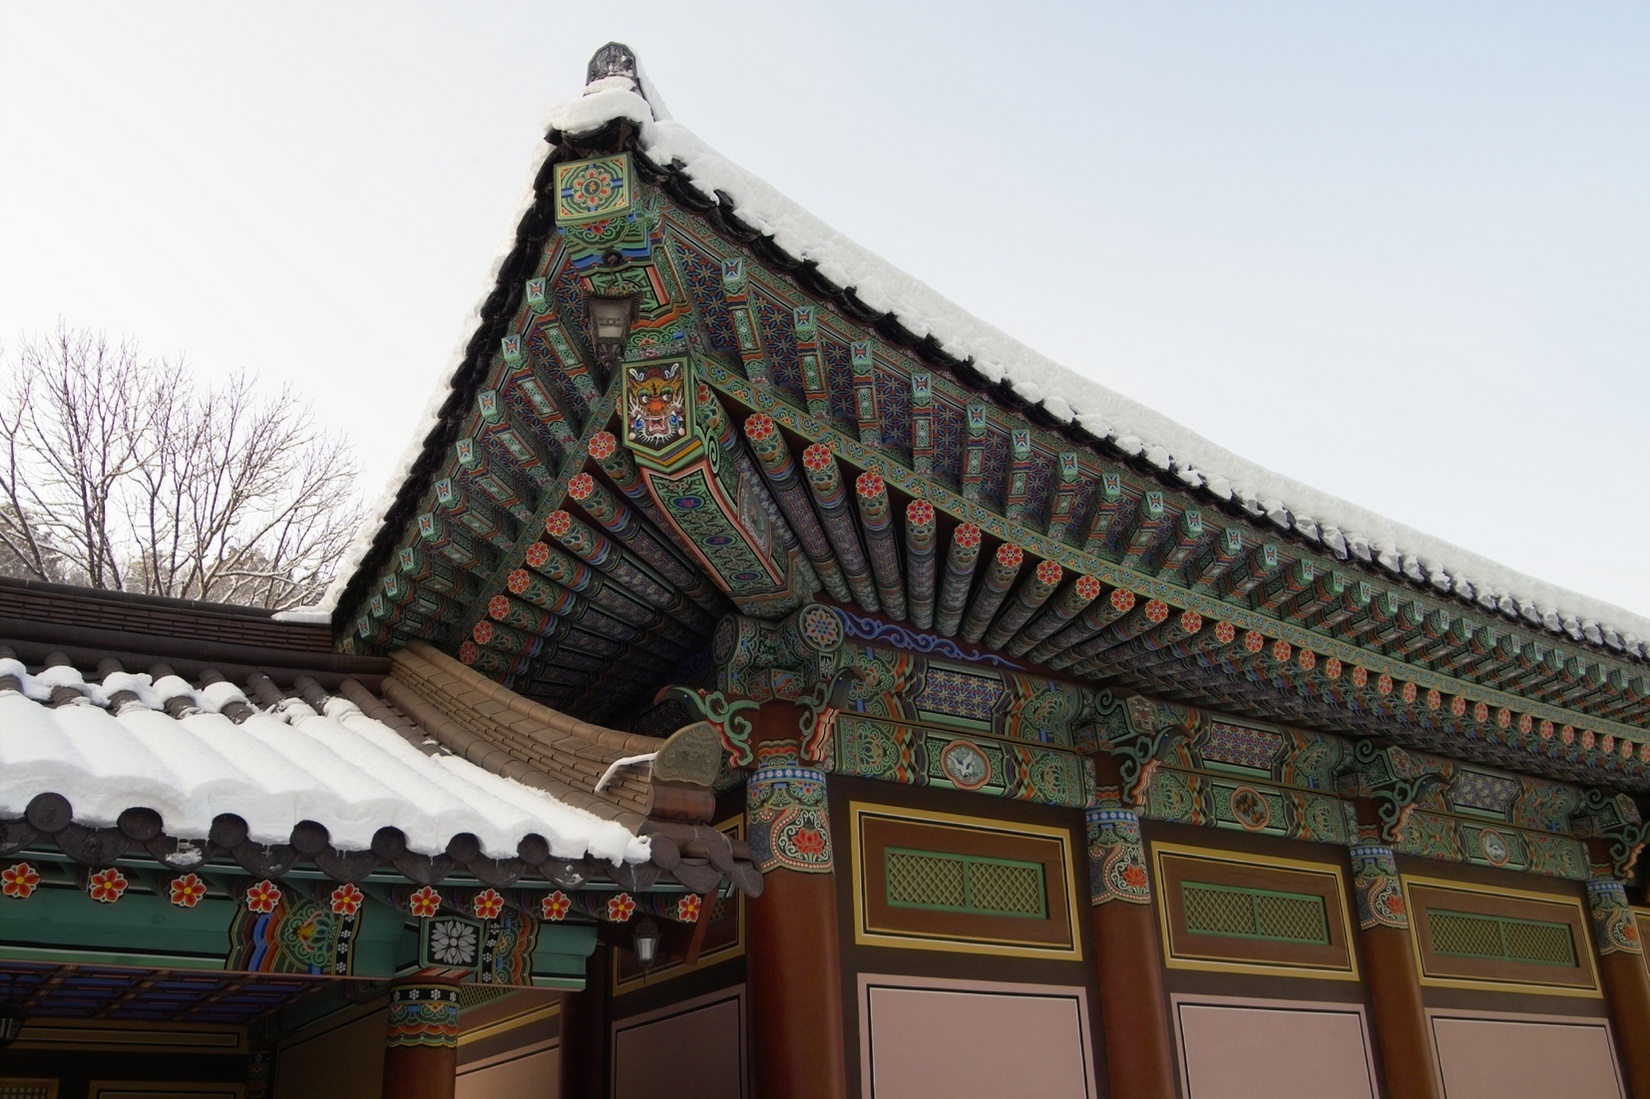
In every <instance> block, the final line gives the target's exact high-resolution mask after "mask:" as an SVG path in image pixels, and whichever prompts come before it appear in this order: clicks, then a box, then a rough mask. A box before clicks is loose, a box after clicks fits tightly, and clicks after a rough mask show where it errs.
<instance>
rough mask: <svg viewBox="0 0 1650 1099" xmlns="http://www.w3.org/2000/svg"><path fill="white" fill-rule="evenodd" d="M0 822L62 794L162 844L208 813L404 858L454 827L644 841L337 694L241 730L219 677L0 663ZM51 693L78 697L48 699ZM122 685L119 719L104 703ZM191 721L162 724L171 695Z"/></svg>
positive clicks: (578, 848)
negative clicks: (377, 841)
mask: <svg viewBox="0 0 1650 1099" xmlns="http://www.w3.org/2000/svg"><path fill="white" fill-rule="evenodd" d="M7 676H10V677H15V678H16V680H17V681H18V682H19V683H21V685H22V690H21V691H17V690H11V689H0V818H4V819H11V818H15V817H21V816H22V815H23V812H24V810H25V809H27V808H28V805H29V802H30V801H32V800H33V799H34V798H35V797H36V796H37V795H39V794H44V793H55V794H60V795H62V796H63V797H65V798H67V799H68V801H69V804H70V805H71V806H73V807H74V813H75V819H76V821H78V822H79V823H81V824H86V825H91V826H108V825H112V824H114V823H115V821H116V819H117V818H118V817H119V816H120V814H121V813H122V812H124V811H125V810H127V809H130V808H134V807H143V808H147V809H153V810H154V811H155V812H157V813H159V814H160V816H161V819H162V821H163V822H164V827H165V830H166V833H167V834H168V835H171V836H174V837H177V838H180V839H204V838H205V837H206V835H207V833H208V831H209V829H210V828H211V826H212V820H213V818H214V817H216V816H217V815H218V814H220V813H234V814H236V815H238V816H240V817H242V818H243V819H244V820H245V821H246V823H247V827H248V834H249V836H250V838H251V839H252V840H253V841H254V842H256V843H270V844H276V843H286V842H287V840H288V839H289V837H290V836H291V834H292V829H293V827H294V826H295V825H297V824H298V823H299V822H300V821H305V820H313V821H316V822H317V823H319V824H322V825H325V826H326V829H327V832H328V834H329V836H330V838H331V842H332V844H333V846H335V847H337V848H338V849H339V850H344V851H364V850H367V849H369V848H370V847H371V846H372V837H373V833H375V832H376V831H377V830H378V829H380V828H383V827H386V826H390V827H396V828H400V829H401V830H402V832H404V833H405V834H406V837H407V846H408V848H409V849H410V850H412V851H414V852H415V853H418V854H423V855H435V854H440V853H441V852H442V851H444V850H446V847H447V844H448V842H449V841H450V840H451V839H452V837H453V836H455V835H458V834H460V833H463V832H469V833H472V834H474V835H475V836H476V837H477V839H479V840H480V841H481V849H482V852H483V853H484V854H486V855H488V856H490V857H493V858H513V857H514V856H515V854H516V846H517V844H519V843H520V842H521V840H522V839H523V838H524V837H526V836H528V835H531V834H537V835H540V836H543V837H544V838H545V840H547V841H548V842H549V845H550V852H551V854H552V855H554V856H555V857H557V858H564V859H581V858H586V857H589V858H593V859H602V860H606V861H608V862H612V863H615V864H618V863H620V862H642V861H645V860H646V859H647V857H648V853H649V844H648V841H647V840H646V839H645V838H641V837H638V836H636V835H634V834H632V833H631V832H630V831H629V830H627V829H626V828H625V827H624V826H623V825H620V824H618V823H615V822H613V821H608V820H602V819H601V818H599V817H596V816H594V815H592V814H590V813H587V812H585V811H584V810H582V809H578V808H576V807H574V806H570V805H565V804H563V803H561V802H559V801H557V800H556V799H554V798H552V797H550V796H549V795H547V794H545V793H543V792H541V791H538V790H534V789H530V788H529V787H526V786H523V785H521V784H520V783H517V782H512V781H511V780H509V779H506V778H503V777H501V776H499V775H495V774H493V773H492V772H490V771H486V770H483V769H482V768H480V767H477V766H476V765H474V764H473V763H470V762H468V761H466V760H464V759H463V758H461V757H459V756H455V755H436V756H426V755H425V754H423V753H422V752H420V751H419V750H418V749H417V748H416V747H414V746H413V745H412V744H409V743H408V742H407V741H406V740H405V739H403V738H402V737H401V735H400V734H398V733H397V732H395V731H394V730H393V729H391V728H389V727H388V726H386V725H384V724H382V723H380V722H378V721H375V720H374V719H372V718H370V717H368V716H367V715H366V714H365V713H363V712H362V711H361V710H360V708H358V707H357V706H356V705H355V704H354V703H352V702H350V701H349V700H348V699H345V698H337V697H334V698H331V699H329V700H328V702H327V704H326V707H325V709H326V713H325V714H324V715H323V714H318V713H316V712H315V711H314V710H313V709H311V708H310V707H309V706H308V704H306V703H304V702H302V701H301V700H299V699H286V700H283V703H282V704H281V705H279V706H276V707H272V708H270V709H268V710H262V711H260V712H258V713H255V714H253V715H251V716H250V717H248V718H246V720H244V721H242V722H241V723H239V724H236V723H235V722H233V721H231V720H230V719H229V718H228V717H226V716H224V715H223V714H222V713H220V712H219V711H221V710H222V709H223V708H224V707H225V706H227V705H229V704H230V703H232V702H241V703H247V704H249V705H251V704H252V703H250V701H249V700H248V699H247V697H246V695H245V694H243V693H242V692H241V690H240V689H239V688H238V687H235V686H234V685H233V684H230V683H214V684H212V685H210V686H207V687H205V688H202V689H199V690H196V689H195V688H193V687H191V686H190V685H189V684H188V683H187V682H185V681H184V680H183V679H181V678H179V677H178V676H165V677H162V678H161V679H159V680H151V679H150V677H149V676H147V675H136V674H129V673H117V674H115V675H113V676H109V677H107V678H105V679H104V680H103V682H102V683H101V684H99V683H91V682H87V681H86V680H84V679H83V678H82V676H81V674H80V673H79V672H78V671H77V670H75V669H73V668H67V667H57V668H49V669H46V670H45V671H43V672H42V673H41V674H40V675H30V674H29V673H28V671H27V670H26V669H25V668H24V666H23V665H22V664H21V663H19V662H18V661H16V660H13V659H0V678H3V677H7ZM54 687H69V688H72V689H73V690H75V691H76V692H78V693H79V695H80V698H79V699H74V700H72V701H71V702H69V703H68V704H66V705H59V706H55V707H53V706H48V705H46V704H45V703H46V701H47V700H48V699H50V698H51V695H52V689H53V688H54ZM118 692H131V693H132V694H134V695H136V696H137V697H136V700H135V701H126V702H125V704H124V705H120V706H119V712H118V714H116V713H111V712H110V711H109V710H108V709H106V708H105V707H107V706H108V705H110V703H111V702H115V703H116V704H117V705H118V704H119V703H120V702H121V700H118V699H114V698H113V696H114V695H115V694H117V693H118ZM179 696H183V697H184V698H186V699H187V700H188V702H189V704H190V706H192V707H194V708H195V709H196V710H198V712H193V713H188V714H187V715H186V716H184V717H181V718H174V717H172V716H171V715H170V714H168V713H166V712H164V709H163V707H164V706H165V703H166V702H167V700H169V699H174V698H177V697H179Z"/></svg>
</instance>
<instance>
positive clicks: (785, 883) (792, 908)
mask: <svg viewBox="0 0 1650 1099" xmlns="http://www.w3.org/2000/svg"><path fill="white" fill-rule="evenodd" d="M801 716H802V710H801V709H800V708H799V707H797V706H794V705H791V704H789V703H785V702H767V703H764V704H763V705H762V708H761V709H760V710H759V711H758V712H757V713H756V714H755V715H753V716H752V719H751V727H752V737H751V739H752V742H753V743H754V745H755V754H756V767H755V770H753V771H751V772H750V774H749V775H747V776H746V782H745V789H746V808H745V819H746V826H745V833H746V842H747V843H749V845H750V849H751V858H752V860H753V861H754V862H755V864H756V866H757V868H758V869H759V870H761V871H762V873H763V882H762V895H761V896H760V897H757V898H756V899H754V900H752V901H749V902H748V907H747V908H746V912H747V919H748V921H749V923H748V934H749V942H748V944H747V946H746V951H745V966H746V978H745V979H746V983H747V986H748V987H749V989H750V995H751V1030H752V1041H751V1047H752V1051H753V1057H752V1062H753V1064H754V1066H755V1069H756V1090H757V1094H758V1095H759V1096H761V1097H762V1099H786V1097H789V1096H817V1097H819V1099H831V1097H837V1096H846V1095H847V1094H848V1079H847V1063H846V1052H845V1048H844V1045H843V1039H842V964H841V950H840V945H839V939H838V934H839V932H838V928H837V908H836V874H835V864H834V859H833V853H832V845H831V827H830V820H829V817H828V813H827V807H826V802H825V772H824V771H821V770H819V769H817V768H815V767H811V766H807V765H804V764H803V763H802V760H801V752H800V746H799V736H800V729H799V726H798V724H797V722H798V720H799V719H800V717H801Z"/></svg>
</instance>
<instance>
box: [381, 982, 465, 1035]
mask: <svg viewBox="0 0 1650 1099" xmlns="http://www.w3.org/2000/svg"><path fill="white" fill-rule="evenodd" d="M384 1044H385V1045H387V1046H388V1047H389V1048H391V1049H399V1048H403V1047H407V1046H423V1047H428V1048H434V1049H457V1048H458V986H456V985H451V984H446V983H438V982H425V981H415V982H411V983H408V984H399V985H396V986H395V987H394V988H392V989H390V1017H389V1029H388V1031H387V1032H386V1035H385V1040H384Z"/></svg>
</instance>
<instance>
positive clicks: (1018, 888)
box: [968, 862, 1043, 916]
mask: <svg viewBox="0 0 1650 1099" xmlns="http://www.w3.org/2000/svg"><path fill="white" fill-rule="evenodd" d="M968 879H969V880H968V884H969V892H970V894H971V897H972V900H973V902H974V907H976V908H979V909H981V910H982V911H988V912H1012V913H1013V914H1014V915H1016V916H1041V915H1042V914H1043V868H1042V867H1040V866H1035V865H1030V864H1026V863H1005V862H976V863H973V864H971V865H970V866H969V874H968Z"/></svg>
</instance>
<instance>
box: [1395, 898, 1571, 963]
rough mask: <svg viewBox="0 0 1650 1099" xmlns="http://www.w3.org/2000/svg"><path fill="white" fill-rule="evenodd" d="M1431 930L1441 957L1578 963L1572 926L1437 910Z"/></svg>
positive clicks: (1429, 920) (1429, 912) (1429, 924)
mask: <svg viewBox="0 0 1650 1099" xmlns="http://www.w3.org/2000/svg"><path fill="white" fill-rule="evenodd" d="M1427 928H1428V930H1429V931H1430V932H1431V933H1432V949H1433V951H1434V952H1435V953H1438V954H1451V955H1454V956H1456V957H1459V958H1493V959H1498V960H1506V961H1509V962H1523V963H1526V964H1530V965H1557V966H1565V967H1574V966H1575V964H1576V946H1575V937H1574V936H1573V935H1572V934H1571V933H1570V925H1569V924H1564V923H1552V922H1549V921H1546V920H1517V919H1513V918H1511V917H1508V916H1484V915H1479V914H1478V913H1475V912H1446V911H1443V910H1440V909H1436V908H1433V909H1428V910H1427Z"/></svg>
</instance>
